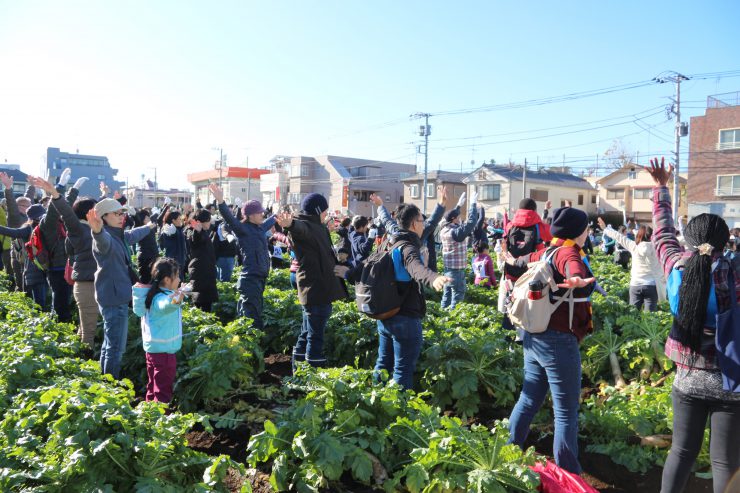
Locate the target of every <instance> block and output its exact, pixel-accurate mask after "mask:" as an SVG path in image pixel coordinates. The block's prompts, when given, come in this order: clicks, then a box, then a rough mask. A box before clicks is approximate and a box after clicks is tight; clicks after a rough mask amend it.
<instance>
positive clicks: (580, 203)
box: [578, 193, 583, 205]
mask: <svg viewBox="0 0 740 493" xmlns="http://www.w3.org/2000/svg"><path fill="white" fill-rule="evenodd" d="M578 205H583V194H582V193H579V194H578Z"/></svg>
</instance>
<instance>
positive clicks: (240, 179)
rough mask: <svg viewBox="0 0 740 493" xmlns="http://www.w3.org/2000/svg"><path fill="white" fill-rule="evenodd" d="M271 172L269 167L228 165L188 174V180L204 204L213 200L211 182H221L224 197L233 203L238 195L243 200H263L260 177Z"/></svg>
mask: <svg viewBox="0 0 740 493" xmlns="http://www.w3.org/2000/svg"><path fill="white" fill-rule="evenodd" d="M268 173H270V170H267V169H256V168H242V167H236V166H228V167H224V168H223V169H220V170H219V169H218V168H216V169H209V170H207V171H198V172H196V173H190V174H188V181H189V182H190V183H191V184H192V185H193V187H194V188H195V190H194V192H195V197H196V198H198V199H200V201H201V203H202V204H206V203H207V202H211V201H213V196H212V195H210V192H209V191H208V185H209V184H211V183H220V184H221V188H222V189H223V191H224V198H225V200H226V201H227V202H229V203H232V202H233V201H234V199H236V198H237V197H238V198H239V199H241V201H242V202H246V201H247V200H252V199H254V200H261V199H262V192H261V191H260V178H261V177H262V176H263V175H266V174H268Z"/></svg>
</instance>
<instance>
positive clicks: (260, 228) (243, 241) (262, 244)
mask: <svg viewBox="0 0 740 493" xmlns="http://www.w3.org/2000/svg"><path fill="white" fill-rule="evenodd" d="M218 210H219V212H221V217H223V218H224V221H226V223H227V224H228V225H229V227H230V228H231V231H233V232H234V235H235V236H236V238H237V240H239V250H241V253H242V257H243V264H242V272H241V274H240V277H246V276H258V277H267V274H269V273H270V253H269V252H268V250H267V236H265V233H267V232H268V231H269V230H270V229H271V228H272V227H273V225H274V224H275V216H273V217H271V218H269V219H266V220H265V221H264V222H263V223H262V224H261V225H257V224H252V223H249V222H246V223H242V222H239V221H238V220H237V219H236V218H235V217H234V215H233V214H232V213H231V211H230V210H229V207H228V206H227V205H226V203H225V202H221V203H220V204H218Z"/></svg>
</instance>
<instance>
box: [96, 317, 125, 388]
mask: <svg viewBox="0 0 740 493" xmlns="http://www.w3.org/2000/svg"><path fill="white" fill-rule="evenodd" d="M100 314H101V315H102V316H103V346H102V347H101V348H100V368H101V369H102V370H103V373H104V374H105V373H109V374H111V375H113V378H119V376H120V372H121V358H122V357H123V352H124V351H125V350H126V339H127V337H128V303H126V304H125V305H113V306H101V307H100Z"/></svg>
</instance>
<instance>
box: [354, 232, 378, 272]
mask: <svg viewBox="0 0 740 493" xmlns="http://www.w3.org/2000/svg"><path fill="white" fill-rule="evenodd" d="M349 241H350V243H351V244H352V263H353V264H354V265H357V264H360V263H362V262H364V261H365V260H367V258H368V257H369V256H370V253H371V252H372V251H373V244H374V242H373V240H371V239H370V238H368V237H367V234H361V233H358V232H357V231H355V230H354V229H353V230H352V231H350V232H349Z"/></svg>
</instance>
